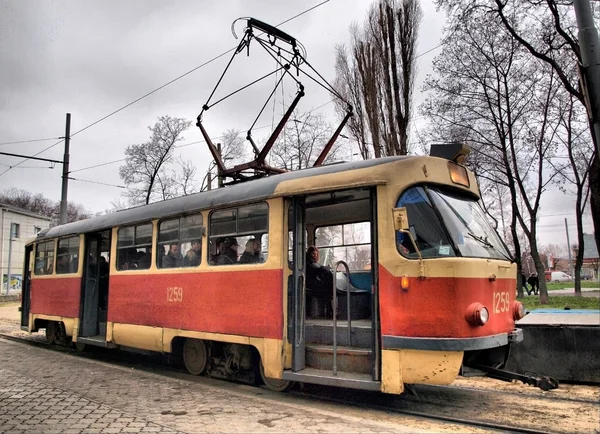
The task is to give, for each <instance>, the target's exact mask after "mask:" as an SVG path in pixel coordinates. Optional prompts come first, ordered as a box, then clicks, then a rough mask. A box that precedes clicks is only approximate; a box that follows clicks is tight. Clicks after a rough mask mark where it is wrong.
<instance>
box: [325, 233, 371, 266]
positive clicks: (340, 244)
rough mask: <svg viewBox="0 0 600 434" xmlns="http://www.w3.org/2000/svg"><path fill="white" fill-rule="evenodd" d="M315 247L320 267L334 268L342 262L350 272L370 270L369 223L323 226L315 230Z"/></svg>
mask: <svg viewBox="0 0 600 434" xmlns="http://www.w3.org/2000/svg"><path fill="white" fill-rule="evenodd" d="M315 245H316V246H315V247H317V248H318V249H319V250H320V262H321V265H326V266H329V267H334V266H335V264H336V262H337V261H344V262H346V263H347V264H348V268H350V270H351V271H352V270H353V271H358V270H369V269H370V268H371V226H370V224H369V222H360V223H351V224H345V225H335V226H324V227H319V228H317V229H316V230H315Z"/></svg>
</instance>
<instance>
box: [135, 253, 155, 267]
mask: <svg viewBox="0 0 600 434" xmlns="http://www.w3.org/2000/svg"><path fill="white" fill-rule="evenodd" d="M136 262H137V268H139V269H140V270H147V269H148V268H150V262H151V260H150V254H148V253H146V252H145V251H143V250H141V251H139V252H137V254H136Z"/></svg>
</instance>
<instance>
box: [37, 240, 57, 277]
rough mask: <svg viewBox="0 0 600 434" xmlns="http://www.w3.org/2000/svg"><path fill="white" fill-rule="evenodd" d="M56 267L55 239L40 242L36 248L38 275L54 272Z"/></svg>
mask: <svg viewBox="0 0 600 434" xmlns="http://www.w3.org/2000/svg"><path fill="white" fill-rule="evenodd" d="M53 269H54V240H52V241H46V242H43V243H38V245H37V246H36V248H35V269H34V273H35V274H36V275H37V276H43V275H46V274H52V270H53Z"/></svg>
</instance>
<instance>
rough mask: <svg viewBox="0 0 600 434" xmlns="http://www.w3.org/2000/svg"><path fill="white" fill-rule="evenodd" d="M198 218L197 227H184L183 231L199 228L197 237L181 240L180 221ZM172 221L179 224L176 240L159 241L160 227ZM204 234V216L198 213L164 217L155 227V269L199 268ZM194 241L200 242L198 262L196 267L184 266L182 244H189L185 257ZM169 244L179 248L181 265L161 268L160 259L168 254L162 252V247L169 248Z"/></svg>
mask: <svg viewBox="0 0 600 434" xmlns="http://www.w3.org/2000/svg"><path fill="white" fill-rule="evenodd" d="M198 216H199V217H200V224H199V225H192V226H186V227H185V228H184V229H186V230H190V229H192V228H199V229H200V232H199V234H198V235H197V236H193V237H188V238H181V229H182V228H181V221H182V220H183V219H186V218H188V217H198ZM174 220H177V221H178V222H179V224H178V228H177V239H174V240H168V241H161V240H160V234H161V231H160V229H161V225H162V224H163V223H165V222H172V221H174ZM205 233H206V226H204V215H203V214H202V212H200V211H198V212H193V213H187V214H182V215H179V216H172V217H166V218H163V219H161V220H159V221H158V222H157V226H156V257H155V264H156V268H158V269H172V268H197V267H199V266H200V264H202V238H203V237H204V234H205ZM194 240H198V241H200V262H199V263H198V265H185V255H183V253H182V249H183V244H185V243H189V244H190V247H189V249H188V251H187V252H186V255H187V253H188V252H189V251H191V249H192V241H194ZM171 244H177V245H178V246H179V253H180V254H181V255H182V261H181V265H179V266H176V267H163V266H162V264H161V263H160V262H161V261H162V258H163V257H164V256H165V255H166V254H167V253H168V252H167V251H164V247H165V246H170V245H171ZM161 249H163V252H164V253H163V254H162V255H161V254H160V250H161ZM167 250H168V249H167ZM159 258H160V260H159Z"/></svg>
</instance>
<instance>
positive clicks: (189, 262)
mask: <svg viewBox="0 0 600 434" xmlns="http://www.w3.org/2000/svg"><path fill="white" fill-rule="evenodd" d="M201 249H202V244H201V243H200V240H192V248H191V249H190V250H188V251H187V253H186V254H185V258H183V265H184V267H197V266H198V265H200V255H201Z"/></svg>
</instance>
